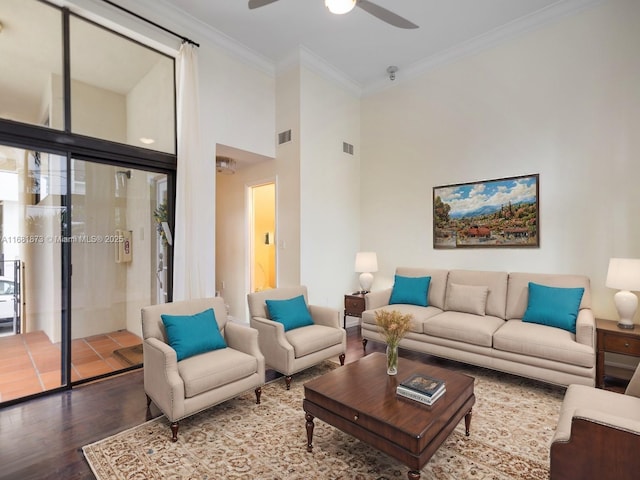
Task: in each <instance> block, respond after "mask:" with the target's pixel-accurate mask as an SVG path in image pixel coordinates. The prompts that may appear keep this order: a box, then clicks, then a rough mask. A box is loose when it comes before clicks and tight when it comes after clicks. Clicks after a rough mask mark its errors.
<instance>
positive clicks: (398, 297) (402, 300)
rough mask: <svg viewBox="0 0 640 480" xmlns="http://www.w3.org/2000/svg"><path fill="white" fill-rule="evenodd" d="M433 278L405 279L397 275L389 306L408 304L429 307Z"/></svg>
mask: <svg viewBox="0 0 640 480" xmlns="http://www.w3.org/2000/svg"><path fill="white" fill-rule="evenodd" d="M430 282H431V277H403V276H401V275H396V276H395V279H394V282H393V289H392V290H391V298H390V299H389V305H395V304H408V305H419V306H421V307H427V306H428V305H429V303H428V298H427V295H428V292H429V283H430Z"/></svg>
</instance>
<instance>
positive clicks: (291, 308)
mask: <svg viewBox="0 0 640 480" xmlns="http://www.w3.org/2000/svg"><path fill="white" fill-rule="evenodd" d="M265 303H266V304H267V310H268V311H269V317H270V318H271V320H274V321H276V322H279V323H281V324H282V325H283V326H284V331H285V332H286V331H288V330H293V329H295V328H300V327H306V326H309V325H313V318H311V314H310V313H309V309H308V308H307V303H306V302H305V300H304V295H298V296H297V297H293V298H288V299H286V300H265Z"/></svg>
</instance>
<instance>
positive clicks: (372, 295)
mask: <svg viewBox="0 0 640 480" xmlns="http://www.w3.org/2000/svg"><path fill="white" fill-rule="evenodd" d="M391 290H392V288H391V287H389V288H385V289H384V290H376V291H375V292H369V293H367V294H366V295H365V296H364V309H365V310H373V309H374V308H380V307H384V306H385V305H389V299H390V298H391Z"/></svg>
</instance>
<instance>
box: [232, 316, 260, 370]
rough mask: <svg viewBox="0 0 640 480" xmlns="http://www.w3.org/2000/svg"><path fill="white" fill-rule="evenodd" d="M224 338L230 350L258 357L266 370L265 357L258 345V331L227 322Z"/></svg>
mask: <svg viewBox="0 0 640 480" xmlns="http://www.w3.org/2000/svg"><path fill="white" fill-rule="evenodd" d="M224 337H225V340H226V341H227V346H228V347H229V348H233V349H234V350H238V351H239V352H242V353H246V354H247V355H251V356H252V357H256V359H257V360H258V363H259V364H260V363H261V364H262V367H263V369H264V355H262V351H261V350H260V346H259V345H258V330H256V329H255V328H249V327H243V326H242V325H238V324H235V323H232V322H227V324H226V325H225V327H224Z"/></svg>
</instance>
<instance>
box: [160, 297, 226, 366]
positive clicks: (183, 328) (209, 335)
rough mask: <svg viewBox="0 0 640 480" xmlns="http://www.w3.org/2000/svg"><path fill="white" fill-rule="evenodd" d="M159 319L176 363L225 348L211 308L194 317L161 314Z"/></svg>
mask: <svg viewBox="0 0 640 480" xmlns="http://www.w3.org/2000/svg"><path fill="white" fill-rule="evenodd" d="M161 318H162V323H163V324H164V328H165V331H166V332H167V339H168V340H169V345H171V348H173V349H174V350H175V351H176V354H177V356H178V361H181V360H184V359H185V358H189V357H192V356H194V355H198V354H200V353H205V352H210V351H212V350H217V349H219V348H226V346H227V344H226V342H225V341H224V338H222V334H221V333H220V330H219V329H218V322H216V316H215V313H214V312H213V309H212V308H209V309H207V310H205V311H204V312H200V313H196V314H195V315H167V314H162V315H161Z"/></svg>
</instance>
